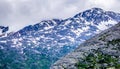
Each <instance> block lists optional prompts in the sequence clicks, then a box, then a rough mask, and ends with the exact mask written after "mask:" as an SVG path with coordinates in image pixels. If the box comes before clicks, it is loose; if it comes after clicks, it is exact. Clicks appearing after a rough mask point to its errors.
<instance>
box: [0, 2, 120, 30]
mask: <svg viewBox="0 0 120 69" xmlns="http://www.w3.org/2000/svg"><path fill="white" fill-rule="evenodd" d="M93 7H99V8H102V9H104V10H112V11H115V12H120V0H0V25H3V26H9V27H10V31H17V30H19V29H21V28H23V27H25V26H27V25H33V24H36V23H38V22H40V21H41V20H45V19H52V18H62V19H64V18H68V17H72V16H74V15H75V14H77V13H79V12H82V11H84V10H86V9H90V8H93Z"/></svg>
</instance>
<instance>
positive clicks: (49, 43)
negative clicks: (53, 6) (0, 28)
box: [0, 8, 120, 69]
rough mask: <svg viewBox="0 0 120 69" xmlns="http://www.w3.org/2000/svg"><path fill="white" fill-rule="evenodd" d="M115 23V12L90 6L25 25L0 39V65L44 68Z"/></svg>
mask: <svg viewBox="0 0 120 69" xmlns="http://www.w3.org/2000/svg"><path fill="white" fill-rule="evenodd" d="M118 22H120V14H119V13H115V12H112V11H104V10H102V9H100V8H92V9H89V10H86V11H84V12H81V13H79V14H77V15H75V16H74V17H71V18H68V19H52V20H43V21H41V22H40V23H37V24H35V25H29V26H26V27H24V28H23V29H21V30H19V31H17V32H15V33H12V34H10V35H8V36H6V37H1V38H0V56H1V57H0V63H1V64H0V67H1V68H3V67H4V68H6V69H7V68H12V69H13V68H14V69H16V68H19V67H20V69H22V68H24V69H25V68H26V69H32V68H34V67H35V68H36V69H48V68H49V67H50V65H51V64H53V63H54V62H55V61H56V60H58V59H59V58H60V57H62V56H64V55H66V54H67V53H69V52H71V51H73V50H74V49H75V48H77V47H78V45H79V44H81V43H82V42H84V41H85V40H87V39H89V38H91V37H93V36H94V35H95V34H98V33H100V32H101V31H103V30H105V29H108V28H109V27H111V26H114V25H115V24H117V23H118ZM8 57H9V58H8ZM6 59H7V60H6ZM3 62H4V63H3ZM14 66H15V67H14Z"/></svg>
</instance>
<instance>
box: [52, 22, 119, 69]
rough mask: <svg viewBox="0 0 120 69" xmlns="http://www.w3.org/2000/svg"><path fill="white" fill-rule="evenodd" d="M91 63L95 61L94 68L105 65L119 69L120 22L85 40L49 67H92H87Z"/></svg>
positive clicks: (54, 68)
mask: <svg viewBox="0 0 120 69" xmlns="http://www.w3.org/2000/svg"><path fill="white" fill-rule="evenodd" d="M86 55H87V56H86ZM85 56H86V57H85ZM84 59H85V60H84ZM92 59H93V60H92ZM99 59H100V60H99ZM83 60H84V61H83ZM100 61H101V62H102V63H101V62H100ZM97 62H98V63H97ZM77 63H79V65H78V66H77V65H76V64H77ZM89 63H90V64H89ZM92 63H95V64H94V68H95V66H98V67H100V66H101V67H105V65H106V67H107V66H108V67H113V68H111V69H120V23H118V24H117V25H115V26H113V27H112V28H110V29H108V30H105V31H103V32H102V33H100V34H98V35H96V36H94V37H93V38H91V39H89V40H87V41H85V42H84V43H82V44H81V45H80V46H79V47H78V48H77V49H76V50H74V51H73V52H71V53H69V54H68V55H66V56H65V57H63V58H61V59H60V60H58V61H57V62H56V63H55V64H54V65H53V66H52V67H51V69H93V68H92V66H91V68H88V67H89V65H91V64H92ZM87 65H88V67H87ZM116 65H117V66H116ZM114 66H116V67H117V68H114ZM78 67H79V68H78ZM82 67H83V68H82ZM97 69H99V68H97ZM100 69H106V68H100Z"/></svg>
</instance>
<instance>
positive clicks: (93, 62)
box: [76, 50, 120, 69]
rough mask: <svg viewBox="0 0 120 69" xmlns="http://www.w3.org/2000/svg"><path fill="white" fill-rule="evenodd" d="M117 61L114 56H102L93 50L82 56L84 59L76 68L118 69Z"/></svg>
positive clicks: (119, 67)
mask: <svg viewBox="0 0 120 69" xmlns="http://www.w3.org/2000/svg"><path fill="white" fill-rule="evenodd" d="M118 61H119V58H118V57H116V56H111V55H107V54H103V53H102V52H99V51H96V50H94V51H93V52H91V53H89V54H87V55H84V58H82V60H80V61H79V62H78V63H77V64H76V67H77V68H78V69H108V68H111V67H113V68H115V69H120V63H119V62H118Z"/></svg>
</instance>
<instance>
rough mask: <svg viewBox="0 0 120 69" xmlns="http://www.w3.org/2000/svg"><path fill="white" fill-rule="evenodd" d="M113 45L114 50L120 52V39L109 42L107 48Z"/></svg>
mask: <svg viewBox="0 0 120 69" xmlns="http://www.w3.org/2000/svg"><path fill="white" fill-rule="evenodd" d="M110 45H113V46H114V47H113V49H114V50H118V51H120V39H114V40H112V41H108V42H107V46H110Z"/></svg>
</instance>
